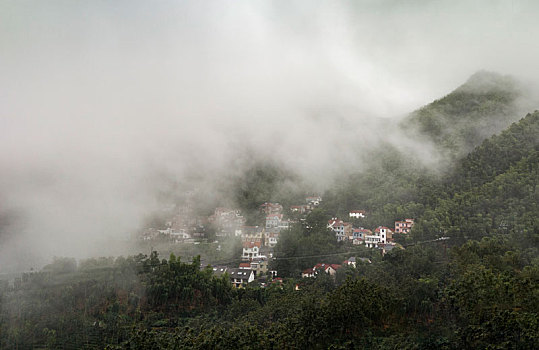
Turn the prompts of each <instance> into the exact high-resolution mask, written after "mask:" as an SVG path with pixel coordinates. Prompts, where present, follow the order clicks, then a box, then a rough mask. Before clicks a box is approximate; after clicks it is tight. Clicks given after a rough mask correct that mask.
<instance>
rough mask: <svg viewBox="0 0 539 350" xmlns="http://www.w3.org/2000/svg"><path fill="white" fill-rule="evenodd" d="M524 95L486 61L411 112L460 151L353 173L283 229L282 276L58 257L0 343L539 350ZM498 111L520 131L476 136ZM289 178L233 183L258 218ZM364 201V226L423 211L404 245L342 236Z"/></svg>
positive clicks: (278, 249) (2, 318) (26, 279)
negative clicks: (342, 219)
mask: <svg viewBox="0 0 539 350" xmlns="http://www.w3.org/2000/svg"><path fill="white" fill-rule="evenodd" d="M516 91H517V90H516V88H515V85H514V82H513V81H512V80H511V79H509V78H503V77H498V78H496V77H495V78H493V76H491V75H489V74H486V73H480V74H479V75H476V76H474V77H472V78H471V79H470V81H469V82H468V83H466V84H465V85H464V86H463V87H461V88H459V89H458V90H457V91H455V92H454V93H453V94H451V95H448V96H447V97H446V98H443V99H441V100H438V101H436V102H434V103H433V104H432V105H430V106H427V107H425V108H424V109H422V110H420V111H419V112H416V113H415V114H414V115H412V117H411V120H413V121H414V122H417V123H419V125H421V128H422V131H423V132H425V133H427V136H428V137H430V138H431V139H432V140H433V142H435V143H436V144H438V145H439V146H440V147H442V148H447V149H450V150H451V152H453V154H454V159H453V160H452V163H451V166H450V167H448V168H444V169H443V171H439V170H434V169H430V168H428V167H427V166H425V165H424V164H423V163H422V162H421V161H420V160H419V159H414V158H413V156H404V155H403V154H402V153H401V152H400V151H399V150H398V149H397V148H395V147H391V146H389V145H388V146H387V147H384V148H383V149H381V150H380V151H379V152H378V153H377V154H376V155H374V157H373V160H372V162H371V163H370V167H369V168H368V169H367V170H366V171H364V172H362V173H355V174H346V176H343V177H342V178H340V179H339V180H338V181H337V182H336V183H335V185H334V186H332V187H331V188H330V189H329V190H328V191H327V193H325V194H324V201H323V202H322V204H321V205H320V207H319V208H318V209H316V210H313V211H312V212H311V213H310V214H309V215H306V217H305V218H304V219H303V220H300V221H299V222H298V223H297V224H296V225H293V226H292V227H291V228H290V229H289V230H287V231H285V232H283V233H282V234H281V238H280V240H279V242H278V243H277V245H276V246H275V250H274V257H273V259H272V261H271V268H272V269H275V270H277V271H278V272H279V276H280V277H282V278H281V279H277V278H276V279H273V281H271V280H269V281H268V283H267V285H264V286H263V287H262V286H260V285H251V284H249V285H248V286H247V287H246V288H242V289H235V288H233V287H232V285H231V284H230V283H229V280H228V276H227V275H226V274H225V275H222V276H216V275H214V274H213V273H212V269H211V268H210V267H205V266H202V267H201V266H200V259H199V258H195V259H193V260H192V261H183V260H182V258H181V257H176V256H174V255H171V256H169V257H168V259H163V257H159V256H158V255H157V253H155V252H153V253H152V254H150V256H146V255H142V254H140V255H137V256H133V257H127V258H123V257H119V258H110V259H106V258H103V259H91V260H86V261H82V262H79V263H78V264H77V263H76V262H75V261H74V260H70V259H56V260H55V261H54V262H53V263H51V264H50V265H49V266H47V267H46V268H45V269H43V271H39V272H32V273H28V274H25V275H24V276H23V277H22V278H21V279H20V280H18V281H17V283H15V284H14V285H13V286H9V285H7V284H3V285H1V286H0V287H1V294H0V347H1V348H5V349H14V348H19V349H28V348H50V349H57V348H63V349H85V348H86V349H98V348H108V349H183V348H193V349H328V348H332V349H354V348H368V349H508V348H512V349H535V348H537V344H538V342H539V336H538V334H539V322H538V320H539V293H538V291H539V288H538V283H539V204H538V203H539V188H538V187H537V182H538V179H539V112H537V111H536V112H534V113H530V114H527V115H526V116H525V117H524V118H522V119H520V120H518V121H516V122H514V123H513V124H511V125H509V124H510V123H511V121H512V120H515V119H518V118H515V117H514V116H513V115H512V114H511V113H513V112H514V109H513V105H512V103H513V101H514V99H515V96H516V94H517V92H516ZM489 116H492V118H494V119H493V120H495V123H502V120H503V122H505V123H507V126H508V127H507V128H506V129H505V130H504V131H503V132H501V133H498V134H496V135H493V136H490V137H483V136H478V134H477V133H479V134H480V133H481V132H480V130H482V129H483V128H484V123H485V122H486V120H487V118H489ZM448 125H452V126H453V127H452V129H451V131H445V129H444V128H445V127H446V126H448ZM478 137H479V138H481V142H479V143H477V144H476V142H477V140H478ZM485 138H486V139H485ZM453 141H455V142H453ZM454 145H459V146H458V147H453V146H454ZM461 146H462V148H461ZM472 146H475V148H474V149H473V150H472V151H471V152H469V153H466V155H463V156H462V157H461V156H459V154H460V152H461V151H464V150H466V149H468V148H469V147H472ZM279 174H281V173H280V172H279V171H278V170H276V169H274V168H272V167H264V166H258V165H257V166H253V167H252V168H251V170H250V171H249V172H248V173H247V174H245V176H244V177H243V178H242V181H238V182H237V183H236V187H235V191H236V198H235V200H237V201H238V202H239V203H241V205H242V209H246V210H248V211H249V210H250V212H251V214H252V216H253V217H255V216H256V208H257V207H258V206H259V205H260V202H261V201H264V200H266V198H267V196H271V195H272V191H273V190H274V189H276V188H279V186H280V185H279V183H280V182H279V179H280V178H281V177H280V175H279ZM283 174H285V175H286V176H285V178H286V179H291V178H292V177H291V176H289V175H287V173H286V172H283ZM285 192H286V191H285ZM294 195H295V194H294V193H292V192H290V191H289V192H287V193H285V194H284V195H283V196H282V197H280V196H277V195H276V196H275V197H271V198H270V199H272V200H281V199H284V201H283V200H281V201H282V202H284V203H285V202H286V196H289V198H292V197H293V196H294ZM290 201H291V202H292V200H290ZM358 207H360V208H362V209H366V210H367V214H368V215H367V217H366V218H364V219H358V220H360V221H359V223H361V224H363V225H365V226H366V227H369V226H372V225H374V224H375V223H376V224H383V225H388V226H389V225H391V224H392V223H393V222H394V221H395V220H399V219H402V218H404V217H412V218H414V219H415V221H416V224H415V226H414V227H413V229H412V231H411V233H410V234H409V235H408V236H403V237H400V240H401V242H400V243H401V244H402V248H403V249H393V250H391V251H389V252H387V253H386V254H385V255H382V254H381V253H380V251H379V250H377V249H368V248H366V247H364V246H362V245H361V246H352V245H351V244H347V243H345V242H338V241H337V240H336V239H335V235H334V233H332V232H330V231H329V230H328V228H327V220H328V219H329V218H331V217H333V216H344V215H346V214H347V212H348V211H349V210H351V209H357V208H358ZM440 237H444V238H446V239H444V240H437V239H438V238H440ZM350 256H354V257H358V258H359V257H362V258H364V259H362V260H360V259H358V261H357V265H356V266H355V267H353V266H343V268H341V269H339V270H338V271H337V272H336V274H335V276H330V275H326V274H320V275H318V276H316V278H315V277H309V278H301V277H300V276H301V275H300V273H301V271H302V270H303V269H305V268H306V267H311V266H312V265H313V264H315V263H316V262H318V261H319V260H320V258H324V259H325V262H327V263H330V264H332V263H340V262H342V261H343V259H347V258H348V257H350Z"/></svg>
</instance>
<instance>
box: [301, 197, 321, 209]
mask: <svg viewBox="0 0 539 350" xmlns="http://www.w3.org/2000/svg"><path fill="white" fill-rule="evenodd" d="M305 202H306V203H307V204H310V205H312V206H315V207H317V206H319V205H320V202H322V197H320V196H312V197H307V198H305Z"/></svg>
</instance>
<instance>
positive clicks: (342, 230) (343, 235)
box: [327, 218, 353, 242]
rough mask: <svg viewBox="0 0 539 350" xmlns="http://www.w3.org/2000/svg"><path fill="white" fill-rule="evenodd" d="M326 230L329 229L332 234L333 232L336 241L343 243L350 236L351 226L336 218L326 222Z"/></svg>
mask: <svg viewBox="0 0 539 350" xmlns="http://www.w3.org/2000/svg"><path fill="white" fill-rule="evenodd" d="M327 228H329V229H331V230H332V231H333V232H335V237H337V241H338V242H340V241H344V240H345V239H347V238H348V237H349V236H351V235H352V230H353V228H352V224H351V223H348V222H344V221H342V220H339V219H337V218H333V219H331V220H329V221H328V225H327Z"/></svg>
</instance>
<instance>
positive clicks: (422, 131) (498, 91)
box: [401, 71, 524, 158]
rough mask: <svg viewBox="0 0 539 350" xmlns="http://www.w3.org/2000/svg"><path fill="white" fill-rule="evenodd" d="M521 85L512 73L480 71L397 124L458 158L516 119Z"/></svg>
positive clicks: (518, 112)
mask: <svg viewBox="0 0 539 350" xmlns="http://www.w3.org/2000/svg"><path fill="white" fill-rule="evenodd" d="M523 95H524V92H523V87H522V86H521V85H520V84H519V83H518V82H517V81H516V80H515V79H514V78H512V77H509V76H502V75H499V74H496V73H492V72H486V71H480V72H478V73H475V74H474V75H472V76H471V77H470V78H469V79H468V80H467V81H466V83H464V84H463V85H461V86H460V87H459V88H457V89H456V90H454V91H453V92H451V93H450V94H448V95H447V96H445V97H443V98H441V99H439V100H436V101H434V102H432V103H430V104H428V105H426V106H424V107H422V108H420V109H419V110H417V111H415V112H413V113H412V114H411V115H410V116H409V117H408V118H406V119H405V120H404V121H403V123H402V124H401V125H402V127H403V128H405V129H406V130H408V131H412V130H415V132H417V134H418V135H417V136H421V137H424V138H425V139H427V140H429V141H432V142H433V143H434V145H436V146H437V147H438V148H439V150H440V151H442V152H444V153H448V154H449V155H451V156H452V157H453V158H458V157H460V156H462V155H464V154H466V153H468V152H470V151H471V150H472V149H473V148H474V147H476V146H477V145H479V144H480V143H481V142H482V141H483V140H484V139H485V138H487V137H489V136H490V135H492V134H495V133H497V132H499V131H501V130H503V129H505V128H506V127H507V126H508V125H509V124H510V123H511V122H513V121H515V120H517V119H518V116H519V115H521V113H522V112H521V111H520V110H519V108H518V101H519V98H521V97H522V96H523Z"/></svg>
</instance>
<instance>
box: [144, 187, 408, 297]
mask: <svg viewBox="0 0 539 350" xmlns="http://www.w3.org/2000/svg"><path fill="white" fill-rule="evenodd" d="M321 202H322V198H321V197H320V196H309V197H306V198H305V202H304V203H302V204H299V205H292V206H290V207H289V211H288V214H290V215H288V216H289V217H290V218H286V217H285V213H284V208H283V206H282V205H281V204H279V203H271V202H266V203H263V204H262V205H260V207H259V211H260V214H262V217H263V221H261V222H259V225H256V226H247V225H246V219H245V217H243V216H242V214H241V212H240V210H237V209H230V208H225V207H218V208H216V209H215V211H214V213H213V214H212V215H210V216H209V217H200V216H196V215H195V213H194V211H193V209H192V207H191V206H190V205H189V204H186V205H184V206H181V207H179V208H177V209H176V212H175V214H174V216H173V217H172V219H171V221H170V222H167V225H166V226H167V227H166V228H165V229H153V228H150V229H147V230H146V231H145V232H144V234H143V237H142V238H143V239H144V240H150V239H156V238H166V239H169V241H172V242H175V243H180V242H185V243H189V242H195V240H196V239H197V238H201V237H205V233H206V231H207V228H208V227H213V228H214V229H215V236H216V237H217V238H218V239H219V238H225V237H239V238H240V239H241V242H242V254H241V261H242V262H241V264H240V265H239V266H237V267H236V266H233V267H230V266H215V267H213V271H214V273H215V274H216V275H222V274H224V273H227V274H228V276H229V278H230V282H231V283H232V284H233V285H234V286H235V287H240V286H243V285H246V284H248V283H251V282H253V281H255V280H258V281H259V282H260V283H261V284H262V285H263V284H264V283H265V281H266V279H267V278H268V277H276V272H275V271H269V264H268V257H270V258H271V257H272V255H273V248H274V247H275V246H276V245H277V242H278V241H279V237H280V234H281V232H282V231H283V230H287V229H289V228H290V226H291V225H292V224H293V223H296V222H298V221H297V220H304V219H301V218H302V217H304V216H305V215H306V214H308V213H310V212H311V211H312V210H313V209H315V208H316V207H317V206H319V205H320V203H321ZM366 216H367V213H366V212H365V210H352V211H350V212H349V221H354V222H355V223H356V224H357V223H358V220H357V219H363V218H365V217H366ZM291 218H292V219H291ZM359 222H360V221H359ZM413 225H414V220H413V219H405V220H403V221H396V222H395V227H394V229H393V228H389V227H385V226H378V227H376V228H375V229H374V230H369V229H365V228H363V227H354V224H353V223H351V222H345V221H343V220H341V219H339V218H332V219H331V220H329V221H328V223H327V228H328V229H331V230H332V231H333V232H334V233H335V237H336V239H337V241H340V242H351V243H352V244H354V245H359V244H364V245H365V246H366V247H369V248H378V249H381V250H382V253H384V254H385V253H386V252H387V251H389V250H391V249H393V248H394V247H395V246H396V244H395V243H394V242H393V235H394V234H407V233H409V232H410V230H411V228H412V227H413ZM358 259H362V260H368V259H365V258H358ZM369 262H370V261H369ZM346 265H352V266H354V267H355V265H356V258H355V257H351V258H349V259H348V260H345V261H344V262H343V263H342V264H327V263H318V264H316V265H315V266H313V267H312V268H309V269H307V270H305V271H303V273H302V277H315V276H316V275H317V274H320V273H322V272H324V273H327V274H329V275H331V276H334V275H335V274H336V272H337V271H338V270H339V269H340V268H342V266H346Z"/></svg>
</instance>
